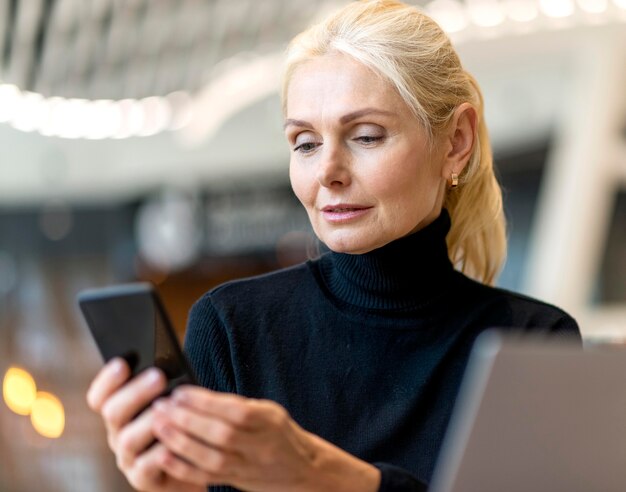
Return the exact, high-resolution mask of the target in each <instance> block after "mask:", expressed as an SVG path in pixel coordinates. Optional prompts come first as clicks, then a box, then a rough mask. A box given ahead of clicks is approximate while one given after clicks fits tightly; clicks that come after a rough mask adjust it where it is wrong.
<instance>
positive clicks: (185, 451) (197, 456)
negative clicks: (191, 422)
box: [154, 421, 243, 479]
mask: <svg viewBox="0 0 626 492" xmlns="http://www.w3.org/2000/svg"><path fill="white" fill-rule="evenodd" d="M154 430H155V434H156V436H157V438H158V439H159V441H160V442H161V444H163V445H164V446H165V447H166V448H167V449H168V451H171V452H172V453H174V454H175V455H177V456H178V457H179V458H182V459H184V460H186V461H188V462H189V463H190V464H191V465H194V466H196V467H197V468H200V469H201V470H204V471H205V472H208V473H210V474H211V475H213V476H217V477H220V478H222V479H225V478H226V477H229V476H232V474H233V470H234V469H237V468H241V466H242V464H243V463H242V459H241V457H240V456H238V455H237V454H235V453H230V452H228V451H225V450H218V449H215V448H212V447H210V446H207V445H206V444H203V443H201V442H199V441H197V440H196V439H194V438H193V437H191V436H189V435H188V434H186V433H185V432H183V431H181V430H179V429H178V428H177V427H175V426H173V425H171V424H167V423H166V424H163V423H161V422H160V421H155V429H154Z"/></svg>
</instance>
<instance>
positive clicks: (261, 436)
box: [87, 54, 477, 492]
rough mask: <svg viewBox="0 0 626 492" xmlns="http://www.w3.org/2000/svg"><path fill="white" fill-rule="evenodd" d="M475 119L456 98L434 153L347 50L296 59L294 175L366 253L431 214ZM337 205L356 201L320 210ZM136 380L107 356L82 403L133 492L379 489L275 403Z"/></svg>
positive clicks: (148, 377)
mask: <svg viewBox="0 0 626 492" xmlns="http://www.w3.org/2000/svg"><path fill="white" fill-rule="evenodd" d="M476 121H477V116H476V111H475V110H474V108H473V107H472V106H471V105H469V104H467V103H464V104H461V105H460V106H459V107H458V108H457V110H456V112H455V113H454V115H453V117H452V119H451V123H450V125H449V130H448V131H447V132H445V133H444V134H443V135H440V136H439V137H437V141H436V142H435V143H436V145H434V146H433V148H434V149H435V150H434V151H433V152H432V153H429V152H428V146H427V140H426V137H425V134H424V132H423V129H422V128H421V127H420V125H419V123H418V122H417V120H416V119H415V118H414V117H413V116H412V114H411V112H410V110H409V108H408V107H407V106H406V105H404V103H403V102H402V100H401V98H400V97H399V96H398V94H397V93H396V91H395V89H394V88H393V87H392V86H391V85H390V84H389V83H387V82H385V81H384V80H383V79H381V78H380V77H378V76H377V75H376V74H374V73H373V72H372V71H370V70H369V69H367V68H365V67H364V66H362V65H360V64H359V63H357V62H355V61H353V60H351V59H350V58H347V57H346V56H344V55H339V54H334V55H326V56H324V57H321V58H317V59H314V60H312V61H309V62H307V63H306V64H304V65H302V66H301V67H299V68H298V69H297V70H296V72H295V74H294V75H293V79H292V81H291V83H290V86H289V90H288V104H287V115H286V120H285V132H286V135H287V139H288V141H289V144H290V146H291V148H292V154H291V162H290V177H291V182H292V186H293V189H294V191H295V193H296V195H297V196H298V198H299V199H300V201H301V202H302V204H303V205H304V207H305V208H306V210H307V212H308V214H309V218H310V220H311V223H312V225H313V228H314V230H315V232H316V233H317V235H318V236H319V238H320V239H321V240H322V241H324V242H325V243H326V244H327V245H328V246H329V247H330V248H331V249H333V250H335V251H340V252H347V253H364V252H367V251H371V250H372V249H375V248H378V247H380V246H383V245H385V244H387V243H389V242H391V241H393V240H394V239H398V238H400V237H403V236H406V235H407V234H410V233H412V232H415V231H417V230H419V229H421V228H423V227H425V226H426V225H427V224H429V223H430V222H432V221H433V220H434V219H435V218H436V217H437V216H438V215H439V213H440V210H441V206H442V203H443V199H444V196H445V189H446V181H447V180H448V179H449V177H450V173H452V172H456V173H459V174H460V173H461V171H462V169H463V167H464V166H465V165H466V164H467V161H468V159H469V156H470V153H471V149H472V145H473V142H474V138H475V131H476ZM338 204H344V205H346V204H347V205H349V206H348V207H345V206H344V207H341V208H342V209H346V208H348V209H350V208H357V209H359V210H358V211H357V212H354V210H340V211H337V210H334V211H330V212H329V211H328V210H327V211H324V210H323V209H324V207H327V206H329V205H331V206H332V205H338ZM335 208H336V207H335ZM129 378H130V370H129V368H128V366H127V365H126V363H125V362H124V361H123V360H121V359H115V360H113V361H110V362H109V363H108V364H106V365H105V366H104V368H103V369H101V370H100V372H99V373H98V374H97V375H96V377H95V378H94V380H93V382H92V384H91V386H90V388H89V391H88V392H87V402H88V404H89V406H90V408H91V409H92V410H93V411H95V412H97V413H98V414H100V415H101V417H102V419H103V421H104V424H105V427H106V431H107V438H108V443H109V447H110V448H111V450H112V451H113V452H114V453H115V456H116V459H117V465H118V467H119V468H120V470H121V471H122V472H123V473H124V475H125V476H126V478H127V479H128V481H129V482H130V484H131V485H132V486H133V487H134V488H136V489H137V490H141V491H146V492H174V491H176V492H200V491H204V490H205V488H206V486H207V485H218V484H228V485H232V486H234V487H237V488H239V489H241V490H247V491H251V492H283V491H284V492H287V491H289V492H314V491H324V492H326V491H328V490H332V491H333V492H343V491H346V492H348V491H355V490H358V491H360V492H375V491H376V490H378V487H379V485H380V472H379V471H378V469H377V468H375V467H373V466H372V465H370V464H369V463H366V462H364V461H362V460H360V459H358V458H356V457H354V456H352V455H350V454H348V453H346V452H345V451H343V450H341V449H339V448H337V447H336V446H334V445H332V444H330V443H329V442H327V441H324V440H323V439H321V438H320V437H318V436H315V435H313V434H311V433H309V432H307V431H305V430H304V429H302V428H301V427H300V426H298V424H297V423H296V422H294V421H293V419H292V418H291V417H290V416H289V414H288V413H287V411H286V410H285V409H284V408H283V407H281V406H280V405H278V404H277V403H275V402H272V401H269V400H257V399H250V398H244V397H241V396H237V395H231V394H223V393H217V392H214V391H210V390H207V389H204V388H200V387H191V386H186V387H181V388H178V389H177V390H176V391H175V392H174V393H173V394H172V395H171V396H170V397H168V398H157V400H156V401H154V402H153V400H154V399H155V398H156V397H158V395H159V394H160V393H161V392H162V391H163V390H164V388H165V380H164V376H163V374H162V373H161V372H160V371H158V370H157V369H154V368H153V369H150V370H148V371H145V372H143V373H142V374H140V375H139V376H137V377H135V378H133V379H129ZM150 402H153V403H152V404H150ZM146 407H147V408H146ZM139 412H141V413H139ZM138 414H139V415H138Z"/></svg>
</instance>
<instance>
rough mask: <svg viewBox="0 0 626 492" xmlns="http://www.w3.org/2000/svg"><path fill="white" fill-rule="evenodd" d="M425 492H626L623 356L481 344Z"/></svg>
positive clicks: (503, 342)
mask: <svg viewBox="0 0 626 492" xmlns="http://www.w3.org/2000/svg"><path fill="white" fill-rule="evenodd" d="M429 491H430V492H561V491H563V492H618V491H619V492H624V491H626V350H624V349H610V350H608V349H604V350H600V349H585V350H582V349H580V348H579V347H576V346H574V345H570V344H567V343H565V342H561V343H557V342H554V341H547V340H542V341H541V340H537V339H525V338H521V339H520V338H505V337H503V336H501V335H499V334H497V333H495V332H488V333H485V334H483V335H481V336H480V337H479V339H478V340H477V342H476V344H475V346H474V349H473V351H472V355H471V357H470V362H469V364H468V369H467V372H466V376H465V379H464V380H463V383H462V385H461V391H460V393H459V398H458V400H457V404H456V406H455V409H454V413H453V416H452V421H451V424H450V426H449V428H448V431H447V434H446V436H445V439H444V443H443V447H442V452H441V454H440V457H439V460H438V462H437V466H436V469H435V474H434V476H433V481H432V484H431V487H430V488H429Z"/></svg>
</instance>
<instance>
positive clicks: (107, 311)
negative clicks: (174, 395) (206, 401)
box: [78, 282, 196, 394]
mask: <svg viewBox="0 0 626 492" xmlns="http://www.w3.org/2000/svg"><path fill="white" fill-rule="evenodd" d="M78 305H79V306H80V310H81V311H82V313H83V316H84V317H85V320H86V321H87V326H88V327H89V330H90V332H91V335H92V336H93V339H94V340H95V342H96V345H97V346H98V349H99V350H100V354H101V355H102V358H103V359H104V360H105V362H108V361H109V360H110V359H112V358H114V357H122V358H124V359H125V360H126V361H127V362H128V364H129V366H130V368H131V371H132V374H133V376H134V375H136V374H138V373H139V372H141V371H143V370H144V369H147V368H148V367H152V366H156V367H158V368H159V369H161V370H162V371H163V372H164V373H165V375H166V377H167V382H168V384H167V389H166V391H165V392H164V394H169V393H170V392H171V391H172V390H173V389H174V388H175V387H176V386H179V385H181V384H196V378H195V377H194V375H193V372H192V370H191V367H190V366H189V363H188V362H187V359H186V358H185V354H184V353H183V351H182V349H181V347H180V345H179V343H178V339H177V338H176V333H175V332H174V329H173V327H172V324H171V323H170V321H169V318H168V316H167V313H166V312H165V309H164V308H163V304H162V303H161V300H160V299H159V296H158V295H157V292H156V290H155V289H154V287H153V286H152V284H149V283H145V282H141V283H132V284H121V285H112V286H109V287H101V288H94V289H87V290H83V291H81V292H79V294H78Z"/></svg>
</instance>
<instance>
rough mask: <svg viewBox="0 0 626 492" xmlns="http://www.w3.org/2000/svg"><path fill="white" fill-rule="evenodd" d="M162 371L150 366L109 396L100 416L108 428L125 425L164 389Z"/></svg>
mask: <svg viewBox="0 0 626 492" xmlns="http://www.w3.org/2000/svg"><path fill="white" fill-rule="evenodd" d="M165 386H166V381H165V376H164V375H163V373H162V372H161V371H160V370H159V369H157V368H155V367H152V368H150V369H147V370H146V371H143V372H142V373H141V374H140V375H139V376H137V377H135V378H133V379H131V380H130V381H129V382H128V383H127V384H125V385H124V386H122V387H121V388H120V389H119V390H118V391H116V392H115V393H114V394H113V395H111V396H110V397H109V399H108V400H106V402H105V403H104V405H103V406H102V411H101V413H102V416H103V417H104V421H105V424H106V426H107V429H108V430H110V431H111V430H113V431H116V430H118V429H120V428H121V427H123V426H124V425H126V424H127V423H128V422H129V421H130V420H132V418H133V417H134V416H135V415H137V414H138V413H139V412H140V411H141V410H142V409H143V408H145V407H146V406H147V405H148V404H149V403H150V402H151V401H152V400H153V399H154V398H156V397H157V396H159V395H160V394H161V393H162V392H163V390H164V389H165Z"/></svg>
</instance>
